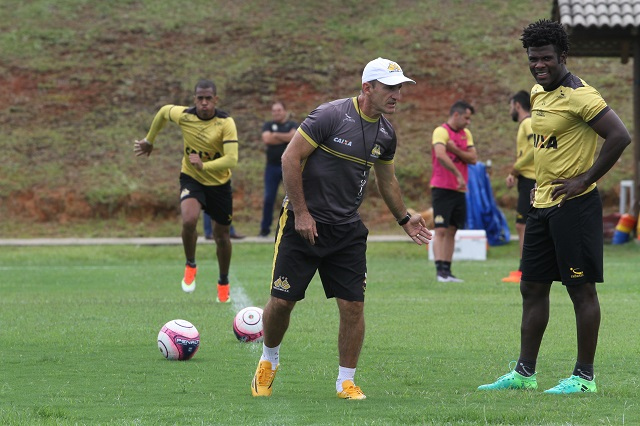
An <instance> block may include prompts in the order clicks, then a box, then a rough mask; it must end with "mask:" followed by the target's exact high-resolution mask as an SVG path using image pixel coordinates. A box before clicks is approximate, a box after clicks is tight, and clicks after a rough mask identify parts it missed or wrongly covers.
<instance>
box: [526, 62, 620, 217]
mask: <svg viewBox="0 0 640 426" xmlns="http://www.w3.org/2000/svg"><path fill="white" fill-rule="evenodd" d="M607 111H609V107H608V106H607V104H606V102H605V101H604V99H602V96H600V93H598V91H597V90H596V89H594V88H593V87H591V86H589V85H588V84H587V83H585V82H584V81H583V80H582V79H580V78H579V77H576V76H574V75H572V74H571V73H567V75H566V76H565V77H564V78H563V79H562V80H561V82H560V84H559V86H558V87H556V88H555V89H553V90H550V91H546V90H545V89H544V88H543V87H542V86H541V85H539V84H536V85H535V86H533V88H532V89H531V129H532V130H533V146H534V162H535V173H536V183H537V186H538V189H537V191H536V197H535V201H534V204H533V205H534V207H541V208H544V207H551V206H554V205H556V204H558V203H560V201H561V198H558V199H556V200H551V191H552V190H553V187H554V185H552V184H551V182H552V181H553V180H554V179H569V178H572V177H575V176H578V175H580V174H582V173H585V172H586V171H587V170H589V169H590V168H591V166H592V165H593V161H594V155H595V152H596V146H597V142H598V134H597V133H596V132H595V131H594V130H593V129H592V128H591V125H592V124H593V123H595V122H596V121H598V120H599V119H600V118H602V116H603V115H605V114H606V113H607ZM595 187H596V184H595V183H593V184H592V185H590V186H589V188H587V190H586V191H584V192H583V193H582V194H580V195H583V194H586V193H587V192H589V191H592V190H593V189H594V188H595ZM580 195H578V196H580Z"/></svg>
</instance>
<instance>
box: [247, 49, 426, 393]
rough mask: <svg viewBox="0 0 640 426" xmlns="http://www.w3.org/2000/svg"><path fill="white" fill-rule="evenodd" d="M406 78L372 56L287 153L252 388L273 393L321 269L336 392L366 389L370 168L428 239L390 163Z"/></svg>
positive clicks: (419, 237) (410, 224)
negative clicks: (294, 314) (350, 89)
mask: <svg viewBox="0 0 640 426" xmlns="http://www.w3.org/2000/svg"><path fill="white" fill-rule="evenodd" d="M406 82H409V83H415V82H414V81H413V80H411V79H410V78H407V77H405V76H404V74H403V73H402V68H400V65H398V64H397V63H395V62H393V61H390V60H388V59H382V58H378V59H375V60H373V61H371V62H369V63H368V64H367V66H366V67H365V69H364V72H363V74H362V89H361V91H360V93H359V94H358V95H357V96H352V97H349V98H344V99H338V100H335V101H331V102H327V103H324V104H322V105H320V106H319V107H317V108H316V109H315V110H313V111H312V112H311V113H310V114H309V115H308V116H307V118H305V120H304V121H303V122H302V124H301V125H300V127H298V130H297V131H296V133H295V135H294V136H293V138H292V139H291V142H289V145H288V146H287V149H286V150H285V152H284V154H283V155H282V177H283V181H284V188H285V190H286V192H287V195H286V197H285V199H284V202H283V208H282V213H281V216H280V220H279V221H278V229H277V232H276V238H275V241H276V247H275V251H274V252H275V255H274V256H275V258H274V261H273V269H272V276H271V296H270V298H269V300H268V302H267V304H266V306H265V307H264V317H263V325H264V345H263V348H262V349H263V350H262V356H261V357H260V361H259V362H258V368H257V369H256V373H255V376H254V378H253V381H252V382H251V393H252V395H253V396H257V397H264V396H267V397H268V396H270V395H271V393H272V392H273V388H274V386H273V381H274V379H275V376H276V372H277V370H278V365H279V364H280V344H281V342H282V339H283V338H284V334H285V332H286V331H287V328H288V326H289V320H290V317H291V311H292V310H293V308H294V306H295V304H296V303H297V302H299V301H302V300H303V299H304V297H305V292H306V290H307V287H308V286H309V283H310V282H311V279H312V278H313V277H314V275H316V272H319V275H320V280H321V281H322V286H323V288H324V293H325V295H326V297H327V298H328V299H330V298H334V299H335V300H336V302H337V305H338V311H339V312H340V325H339V331H338V354H339V365H338V371H337V373H338V375H337V378H336V393H337V396H338V397H339V398H343V399H351V400H357V399H365V398H366V396H365V394H364V392H363V391H362V390H361V389H360V387H359V386H356V384H355V374H356V366H357V364H358V359H359V357H360V350H361V349H362V343H363V341H364V294H365V289H366V287H367V279H368V278H372V279H373V280H374V281H375V280H376V278H375V277H367V258H366V251H367V235H368V233H369V231H368V229H367V228H366V226H365V225H364V224H363V223H362V220H361V219H360V214H359V212H358V208H359V207H360V204H361V203H362V199H363V197H364V194H365V193H366V187H367V183H368V181H369V171H370V170H371V167H373V168H374V170H375V173H376V183H377V185H378V190H379V191H380V194H381V195H382V199H383V200H384V201H385V203H386V205H387V207H388V208H389V210H390V211H391V213H392V214H393V216H394V217H395V218H396V220H397V222H398V225H400V226H401V227H402V229H403V230H404V232H406V233H407V235H408V236H409V238H411V239H412V240H413V242H415V243H416V244H420V245H421V244H427V243H428V242H429V240H431V232H430V231H429V230H428V229H427V227H426V225H425V221H424V219H423V218H422V217H420V215H419V214H415V215H413V216H411V215H410V214H409V213H408V212H407V208H406V206H405V204H404V201H403V200H402V193H401V191H400V185H399V184H398V179H397V178H396V174H395V164H394V157H395V153H396V148H397V139H396V132H395V131H394V129H393V126H391V123H390V122H389V121H388V120H387V118H386V117H385V115H388V114H393V113H394V112H395V110H396V104H397V102H398V101H399V100H400V99H401V98H402V95H401V94H400V89H401V88H402V84H403V83H406ZM303 164H304V167H302V165H303ZM374 291H375V290H374ZM317 344H318V345H321V344H320V343H317ZM312 350H314V351H317V350H323V348H316V347H314V348H313V349H312ZM303 368H304V367H303ZM309 368H312V367H309ZM372 370H374V371H375V367H373V368H372ZM285 389H286V388H285Z"/></svg>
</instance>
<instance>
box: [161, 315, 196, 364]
mask: <svg viewBox="0 0 640 426" xmlns="http://www.w3.org/2000/svg"><path fill="white" fill-rule="evenodd" d="M199 347H200V333H198V330H197V329H196V327H195V326H194V325H193V324H191V323H190V322H189V321H186V320H181V319H176V320H172V321H169V322H168V323H166V324H165V325H163V326H162V329H161V330H160V333H158V349H160V353H162V356H164V357H165V358H166V359H171V360H179V361H186V360H188V359H191V358H192V357H193V356H194V355H195V354H196V352H198V348H199Z"/></svg>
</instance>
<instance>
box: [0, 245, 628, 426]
mask: <svg viewBox="0 0 640 426" xmlns="http://www.w3.org/2000/svg"><path fill="white" fill-rule="evenodd" d="M213 250H214V249H213V246H212V245H205V246H203V247H201V248H200V262H199V265H200V271H199V275H198V288H197V290H196V292H195V293H193V294H186V293H183V292H182V291H181V290H180V285H179V281H180V276H181V275H180V274H181V273H182V264H183V263H182V257H181V256H182V254H181V249H180V248H179V247H178V246H173V247H166V246H165V247H162V246H160V247H136V246H110V247H106V246H89V247H56V248H51V247H0V258H2V259H3V262H2V265H1V266H0V293H1V294H2V297H1V298H0V312H2V316H1V318H2V322H1V326H2V327H1V328H0V330H1V331H0V336H1V339H0V340H1V341H2V348H1V349H0V351H1V352H0V353H1V356H2V375H0V423H2V424H3V425H54V424H55V425H72V424H117V425H131V424H144V425H147V424H158V425H159V424H207V425H208V424H225V425H227V424H229V425H231V424H233V425H246V424H255V425H258V424H259V425H274V424H317V425H329V424H353V425H362V424H367V425H392V424H393V425H395V424H397V425H412V424H426V425H456V424H460V425H484V424H491V425H531V424H536V425H574V426H579V425H593V424H629V425H631V424H638V423H640V414H639V412H638V410H637V401H638V398H639V397H640V385H639V384H638V381H637V374H636V372H637V371H638V369H639V368H640V361H639V360H638V356H637V354H638V352H637V350H638V344H639V342H638V334H637V332H636V330H637V318H636V316H635V315H633V314H631V313H633V312H635V311H637V305H638V303H640V296H639V295H638V292H637V289H636V276H637V267H636V264H635V262H634V259H637V258H638V255H639V254H640V253H639V251H640V245H637V244H633V243H632V244H627V245H624V246H607V247H605V279H606V283H605V284H603V285H601V286H600V287H599V293H600V300H601V304H602V310H603V322H602V327H601V339H600V345H599V348H598V354H597V359H596V374H597V381H598V387H599V391H598V393H597V394H595V395H582V396H580V395H578V396H571V397H555V396H549V395H543V394H542V391H538V392H510V391H506V392H500V393H483V392H477V391H476V390H475V389H476V387H477V386H478V385H480V384H483V383H488V382H490V381H492V380H494V379H496V378H497V377H498V376H500V375H502V374H504V373H506V372H507V369H508V364H509V361H511V360H513V359H514V358H516V357H517V354H518V348H519V343H518V339H519V323H520V313H521V308H520V304H521V302H520V295H519V291H518V286H517V285H514V284H505V283H501V282H500V278H501V277H502V276H503V275H504V274H505V273H506V271H509V270H510V269H512V268H513V265H514V261H515V259H517V250H518V249H517V244H509V245H506V246H501V247H492V248H490V250H489V254H488V260H487V261H484V262H472V261H459V262H456V263H455V264H454V269H455V272H456V274H457V275H458V276H460V277H463V278H465V279H466V280H467V281H466V282H465V283H463V284H451V283H446V284H443V283H436V282H435V277H434V267H433V264H432V263H431V262H429V261H428V260H427V255H426V253H425V250H424V248H420V247H417V246H415V245H413V244H410V243H371V244H370V245H369V279H368V289H367V307H366V317H367V336H366V338H365V344H364V348H363V352H362V356H361V362H360V364H359V366H358V373H357V376H356V378H357V383H358V385H359V386H361V387H362V389H363V390H364V391H365V392H366V394H367V397H368V398H367V400H366V401H359V402H355V403H354V402H351V401H344V400H339V399H338V398H337V397H336V396H335V391H334V383H335V378H336V375H337V349H336V338H337V308H336V306H335V302H334V301H333V300H326V299H325V297H324V294H323V293H322V289H321V285H320V283H319V281H314V282H313V283H312V285H311V287H310V289H309V291H308V293H307V297H306V299H305V300H304V301H302V302H300V303H299V304H298V306H297V307H296V310H295V311H294V315H293V318H292V323H291V327H290V330H289V333H288V334H287V336H286V337H285V341H284V343H283V346H282V352H281V356H282V358H281V360H282V364H281V370H280V372H279V373H278V376H277V378H276V381H275V390H274V394H273V396H272V397H271V398H269V399H256V398H252V397H251V393H250V390H249V383H250V381H251V377H252V375H253V373H254V371H255V368H256V365H257V362H258V359H259V356H260V351H261V349H260V348H261V346H260V345H259V344H241V343H239V342H238V341H237V340H236V339H235V337H234V335H233V331H232V328H231V323H232V318H233V316H234V314H235V312H236V311H237V310H239V309H240V308H241V307H244V306H241V305H239V303H240V302H241V301H244V302H245V303H248V304H253V305H256V306H263V305H264V303H265V302H266V300H267V296H268V279H269V278H268V277H269V272H270V270H271V255H272V252H273V246H272V245H270V244H237V245H235V247H234V251H235V253H234V263H233V265H232V285H233V286H234V287H233V290H232V297H234V304H230V305H220V304H216V303H215V302H214V297H215V296H214V294H215V293H214V287H213V283H214V277H215V276H216V267H215V262H214V260H213ZM398 271H402V272H401V273H398ZM551 309H552V314H551V321H550V323H549V327H548V330H547V333H546V335H545V339H544V341H543V345H542V349H541V353H540V359H539V364H538V380H539V383H540V386H541V387H542V388H543V389H547V388H549V387H552V386H554V385H555V384H556V383H557V380H559V379H561V378H564V377H566V376H568V375H569V374H570V373H571V369H572V368H573V363H574V362H575V358H574V357H575V323H574V314H573V310H572V307H571V302H570V300H569V297H568V295H567V294H566V292H565V290H564V289H563V287H562V286H561V285H560V284H556V285H554V286H553V289H552V298H551ZM176 318H183V319H187V320H189V321H191V322H193V323H194V324H195V325H196V327H197V328H198V330H199V331H200V335H201V347H200V350H199V351H198V353H197V354H196V355H195V357H194V358H193V359H192V360H190V361H187V362H171V361H166V360H165V359H163V358H162V356H161V355H160V353H159V351H158V349H157V347H156V336H157V333H158V331H159V330H160V328H161V326H162V325H163V324H164V323H165V322H167V321H169V320H171V319H176Z"/></svg>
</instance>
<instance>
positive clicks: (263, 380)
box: [251, 361, 280, 396]
mask: <svg viewBox="0 0 640 426" xmlns="http://www.w3.org/2000/svg"><path fill="white" fill-rule="evenodd" d="M279 367H280V364H278V365H277V366H276V369H275V370H272V369H271V362H269V361H260V362H259V363H258V369H257V370H256V374H254V376H253V380H252V381H251V395H253V396H271V392H273V388H272V385H273V379H275V378H276V372H277V371H278V368H279Z"/></svg>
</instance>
